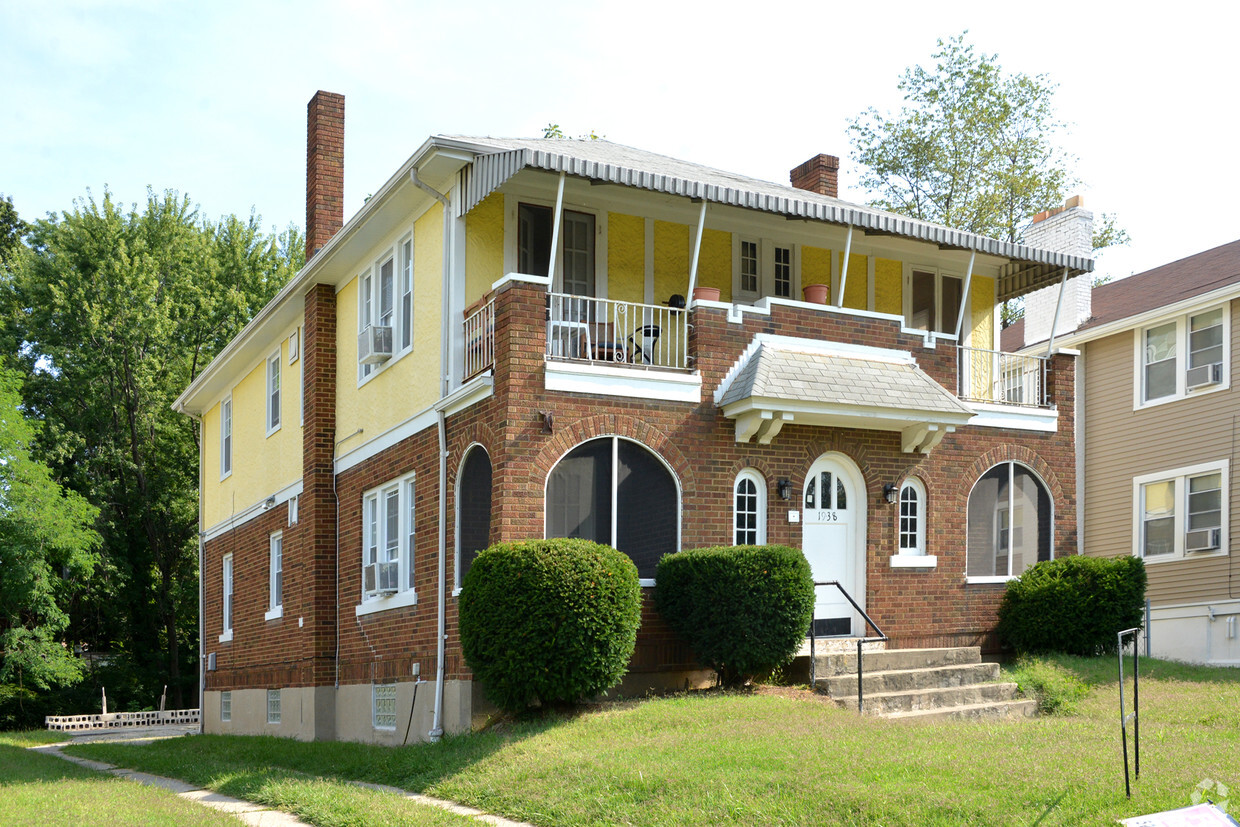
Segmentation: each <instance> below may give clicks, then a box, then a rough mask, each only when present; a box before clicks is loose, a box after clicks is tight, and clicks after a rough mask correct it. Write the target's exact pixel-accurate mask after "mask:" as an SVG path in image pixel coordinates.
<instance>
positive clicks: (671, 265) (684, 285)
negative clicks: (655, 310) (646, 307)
mask: <svg viewBox="0 0 1240 827" xmlns="http://www.w3.org/2000/svg"><path fill="white" fill-rule="evenodd" d="M689 242H690V237H689V227H688V225H685V224H673V223H672V222H670V221H656V222H654V303H655V304H658V303H660V302H665V301H667V297H668V296H670V295H672V294H673V293H680V294H681V295H684V292H685V291H686V290H687V289H689ZM686 298H688V297H687V296H686Z"/></svg>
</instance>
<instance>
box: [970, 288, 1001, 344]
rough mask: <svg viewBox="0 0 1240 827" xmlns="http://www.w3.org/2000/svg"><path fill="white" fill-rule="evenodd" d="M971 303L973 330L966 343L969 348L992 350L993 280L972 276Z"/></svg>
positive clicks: (993, 326)
mask: <svg viewBox="0 0 1240 827" xmlns="http://www.w3.org/2000/svg"><path fill="white" fill-rule="evenodd" d="M971 290H972V293H973V295H972V297H971V299H972V302H971V304H970V307H971V312H972V314H973V330H972V331H971V332H970V334H969V340H968V342H966V343H963V344H968V345H969V346H970V347H979V348H982V349H983V350H993V349H994V346H995V280H994V279H991V278H986V277H985V276H977V275H975V276H973V286H972V288H971Z"/></svg>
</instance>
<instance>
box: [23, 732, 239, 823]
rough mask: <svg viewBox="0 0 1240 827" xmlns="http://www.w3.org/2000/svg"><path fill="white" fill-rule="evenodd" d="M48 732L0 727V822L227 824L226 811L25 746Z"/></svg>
mask: <svg viewBox="0 0 1240 827" xmlns="http://www.w3.org/2000/svg"><path fill="white" fill-rule="evenodd" d="M62 739H63V736H60V735H57V734H54V733H47V732H35V733H0V825H10V824H14V825H16V824H31V825H33V824H38V825H53V824H55V825H60V824H63V825H75V827H76V825H79V824H116V825H127V824H143V825H146V824H169V825H181V824H192V825H228V827H236V825H237V823H238V822H237V820H236V819H235V818H233V817H231V816H227V815H224V814H223V813H217V812H215V811H214V810H208V809H206V808H204V807H202V806H200V805H198V804H195V803H193V802H191V801H185V800H183V799H180V798H177V797H176V796H175V795H173V794H172V793H170V792H168V791H167V790H157V789H153V788H151V787H142V786H139V785H138V784H135V783H133V782H132V781H126V780H124V779H121V778H116V777H115V776H111V775H106V774H104V773H98V772H93V771H91V770H88V769H84V768H82V767H79V766H77V765H76V764H70V763H69V762H68V761H65V760H62V759H60V758H57V757H56V756H54V755H44V754H42V753H38V752H31V751H29V750H27V749H25V747H28V746H32V745H34V744H46V743H55V742H56V741H59V740H62Z"/></svg>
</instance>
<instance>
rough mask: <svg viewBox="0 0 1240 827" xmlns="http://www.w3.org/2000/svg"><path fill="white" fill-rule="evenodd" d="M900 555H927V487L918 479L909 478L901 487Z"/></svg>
mask: <svg viewBox="0 0 1240 827" xmlns="http://www.w3.org/2000/svg"><path fill="white" fill-rule="evenodd" d="M898 553H899V554H903V555H911V556H924V555H925V553H926V487H925V486H924V485H922V483H921V480H919V479H917V478H916V477H909V478H908V479H906V480H905V481H904V484H903V485H901V486H900V530H899V547H898Z"/></svg>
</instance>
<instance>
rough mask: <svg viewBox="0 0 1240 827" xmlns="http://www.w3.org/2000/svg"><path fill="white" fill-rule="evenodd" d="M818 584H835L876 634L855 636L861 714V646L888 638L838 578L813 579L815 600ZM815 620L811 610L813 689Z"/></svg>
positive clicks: (812, 681)
mask: <svg viewBox="0 0 1240 827" xmlns="http://www.w3.org/2000/svg"><path fill="white" fill-rule="evenodd" d="M819 586H835V588H837V589H839V590H840V594H842V595H844V599H846V600H847V601H848V602H849V603H851V604H852V607H853V609H854V610H856V612H857V614H859V615H861V619H862V620H863V621H865V623H866V624H867V625H868V626H869V627H870V628H872V629H873V630H874V633H875V634H876V635H877V637H859V638H857V714H858V715H861V714H862V713H863V711H864V710H863V706H864V698H865V695H864V693H863V691H862V686H861V680H862V678H863V677H864V674H865V667H864V666H862V662H861V649H862V646H863V645H864V644H866V643H879V642H882V641H885V640H887V639H888V638H887V634H886V633H885V632H884V631H883V630H882V629H880V628H878V624H877V623H875V622H874V620H873V619H872V618H871V617H870V616H869V615H868V614H866V613H865V609H863V608H861V607H860V606H858V605H857V601H856V600H853V597H852V595H851V594H849V593H848V589H846V588H844V587H843V586H842V585H840V581H838V580H815V581H814V593H815V600H817V592H818V587H819ZM816 620H817V618H816V617H814V615H813V612H811V613H810V621H809V685H810V686H812V687H814V688H815V689H817V688H818V657H817V654H818V653H817V642H818V633H817V632H816V631H815V629H814V627H815V626H816V625H817V624H816V623H815V621H816Z"/></svg>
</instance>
